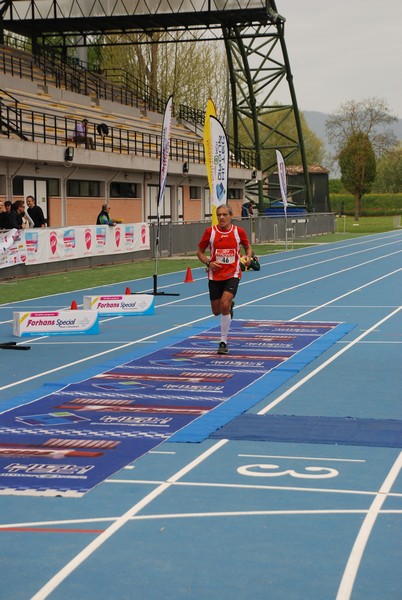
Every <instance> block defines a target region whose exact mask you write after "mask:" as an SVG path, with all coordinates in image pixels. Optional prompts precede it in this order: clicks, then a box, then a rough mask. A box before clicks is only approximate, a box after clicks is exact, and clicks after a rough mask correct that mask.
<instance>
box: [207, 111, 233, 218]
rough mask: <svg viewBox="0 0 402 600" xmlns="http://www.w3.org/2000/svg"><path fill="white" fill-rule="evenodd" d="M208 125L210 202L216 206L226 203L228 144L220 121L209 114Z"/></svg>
mask: <svg viewBox="0 0 402 600" xmlns="http://www.w3.org/2000/svg"><path fill="white" fill-rule="evenodd" d="M210 127H211V149H212V157H211V158H212V173H211V175H212V181H211V184H212V185H211V192H212V195H211V204H212V206H215V207H216V208H218V206H220V205H221V204H227V196H228V171H229V146H228V141H227V137H226V133H225V130H224V128H223V125H222V123H221V122H220V121H219V120H218V119H217V118H216V117H214V116H212V115H211V116H210Z"/></svg>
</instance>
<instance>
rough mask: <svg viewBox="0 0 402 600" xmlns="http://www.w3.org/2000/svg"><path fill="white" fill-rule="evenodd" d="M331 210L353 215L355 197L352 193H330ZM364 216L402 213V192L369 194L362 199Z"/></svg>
mask: <svg viewBox="0 0 402 600" xmlns="http://www.w3.org/2000/svg"><path fill="white" fill-rule="evenodd" d="M330 202H331V210H332V212H335V213H337V214H340V213H341V212H342V213H343V214H344V215H350V216H353V215H354V214H355V199H354V197H353V196H351V195H350V194H330ZM360 214H361V216H362V217H376V216H387V215H400V214H402V194H367V195H365V196H363V198H362V199H361V200H360Z"/></svg>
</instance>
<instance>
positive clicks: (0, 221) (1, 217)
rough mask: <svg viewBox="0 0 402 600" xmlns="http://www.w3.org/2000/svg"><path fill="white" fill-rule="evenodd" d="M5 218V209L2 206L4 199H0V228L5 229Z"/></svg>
mask: <svg viewBox="0 0 402 600" xmlns="http://www.w3.org/2000/svg"><path fill="white" fill-rule="evenodd" d="M6 219H7V213H6V209H5V208H4V201H3V200H0V229H5V226H4V223H5V221H6Z"/></svg>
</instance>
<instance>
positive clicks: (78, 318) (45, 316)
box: [13, 310, 99, 337]
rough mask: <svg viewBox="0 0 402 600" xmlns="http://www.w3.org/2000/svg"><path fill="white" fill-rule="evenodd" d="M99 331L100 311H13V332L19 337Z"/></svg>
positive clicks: (95, 332)
mask: <svg viewBox="0 0 402 600" xmlns="http://www.w3.org/2000/svg"><path fill="white" fill-rule="evenodd" d="M97 333H99V313H97V312H94V311H91V310H55V311H51V312H43V311H41V312H14V313H13V334H14V335H15V336H17V337H23V336H27V335H78V334H97Z"/></svg>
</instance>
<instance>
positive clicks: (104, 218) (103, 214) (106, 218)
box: [96, 204, 116, 225]
mask: <svg viewBox="0 0 402 600" xmlns="http://www.w3.org/2000/svg"><path fill="white" fill-rule="evenodd" d="M109 211H110V206H109V204H102V210H101V211H100V213H99V215H98V218H97V219H96V224H97V225H116V221H113V220H112V219H111V218H110V215H109Z"/></svg>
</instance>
